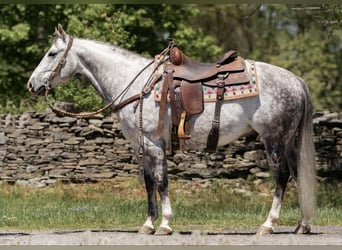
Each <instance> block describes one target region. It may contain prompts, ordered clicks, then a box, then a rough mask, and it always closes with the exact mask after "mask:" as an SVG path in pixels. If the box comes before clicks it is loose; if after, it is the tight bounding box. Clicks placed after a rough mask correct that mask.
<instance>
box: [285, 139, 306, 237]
mask: <svg viewBox="0 0 342 250" xmlns="http://www.w3.org/2000/svg"><path fill="white" fill-rule="evenodd" d="M290 145H291V146H290V147H289V150H288V151H287V154H286V158H287V162H288V166H289V169H290V172H291V176H292V177H293V178H294V180H295V181H296V182H297V176H298V169H297V167H298V162H297V160H298V150H297V148H296V147H295V145H294V142H293V141H292V142H291V144H290ZM310 231H311V227H310V226H309V224H308V219H307V218H305V216H304V215H303V213H302V214H301V221H300V223H299V225H298V227H297V228H296V229H295V233H301V234H308V233H310Z"/></svg>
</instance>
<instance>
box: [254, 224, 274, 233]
mask: <svg viewBox="0 0 342 250" xmlns="http://www.w3.org/2000/svg"><path fill="white" fill-rule="evenodd" d="M272 233H273V228H272V227H265V226H261V227H259V230H258V232H257V233H256V234H257V235H269V234H272Z"/></svg>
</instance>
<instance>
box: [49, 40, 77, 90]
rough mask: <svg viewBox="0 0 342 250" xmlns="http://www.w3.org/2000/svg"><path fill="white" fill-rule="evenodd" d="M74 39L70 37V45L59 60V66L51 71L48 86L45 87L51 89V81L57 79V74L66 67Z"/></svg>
mask: <svg viewBox="0 0 342 250" xmlns="http://www.w3.org/2000/svg"><path fill="white" fill-rule="evenodd" d="M73 41H74V38H73V37H69V42H68V45H67V47H66V49H65V51H64V53H63V56H62V57H61V58H60V59H59V62H58V64H57V66H56V67H55V69H54V70H53V71H52V72H51V74H50V77H49V79H48V81H47V83H46V86H45V88H47V89H49V88H51V82H52V81H53V79H55V77H56V76H58V75H60V73H61V71H62V68H63V67H64V65H65V62H66V58H67V56H68V54H69V51H70V49H71V46H72V43H73Z"/></svg>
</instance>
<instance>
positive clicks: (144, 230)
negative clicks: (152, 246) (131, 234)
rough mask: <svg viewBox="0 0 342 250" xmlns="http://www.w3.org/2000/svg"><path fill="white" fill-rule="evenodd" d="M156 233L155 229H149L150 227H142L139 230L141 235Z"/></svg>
mask: <svg viewBox="0 0 342 250" xmlns="http://www.w3.org/2000/svg"><path fill="white" fill-rule="evenodd" d="M155 232H156V230H155V229H154V228H153V227H148V226H142V227H141V228H140V229H139V232H138V233H140V234H154V233H155Z"/></svg>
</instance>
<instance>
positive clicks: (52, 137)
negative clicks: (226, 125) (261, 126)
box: [0, 112, 342, 187]
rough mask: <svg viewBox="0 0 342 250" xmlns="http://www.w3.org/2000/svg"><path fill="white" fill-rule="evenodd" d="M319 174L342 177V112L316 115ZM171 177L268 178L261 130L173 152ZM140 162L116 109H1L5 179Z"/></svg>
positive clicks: (102, 174)
mask: <svg viewBox="0 0 342 250" xmlns="http://www.w3.org/2000/svg"><path fill="white" fill-rule="evenodd" d="M314 131H315V137H314V142H315V146H316V150H317V152H316V159H317V170H318V175H319V176H320V177H321V178H338V179H342V113H319V114H315V119H314ZM168 164H169V175H170V178H174V179H176V178H181V179H210V178H249V177H250V176H252V177H253V178H267V177H269V176H270V172H269V169H268V167H267V162H266V159H265V154H264V146H263V144H262V143H261V142H260V140H259V138H258V136H257V135H254V136H249V137H244V138H241V139H239V140H237V141H235V142H233V143H231V144H230V145H229V146H226V147H221V148H219V149H218V152H217V153H215V154H207V153H204V152H199V151H190V152H181V151H180V152H177V153H176V154H175V155H174V156H173V157H171V156H168ZM138 172H139V171H138V166H137V163H136V161H135V158H134V156H133V154H132V150H131V148H130V146H129V142H128V141H127V140H125V139H124V137H123V136H122V134H121V130H120V124H119V123H118V120H117V118H116V117H115V115H113V116H112V117H102V116H97V117H95V118H91V119H75V118H70V117H57V116H56V115H55V114H54V113H50V112H47V113H37V112H26V113H23V114H20V115H10V114H5V115H0V181H6V182H9V183H20V184H28V185H34V186H38V187H43V186H46V185H49V184H51V183H55V182H56V181H57V180H60V181H62V182H74V183H79V182H96V181H99V180H103V179H110V178H115V177H118V176H127V175H136V176H137V175H138Z"/></svg>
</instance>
